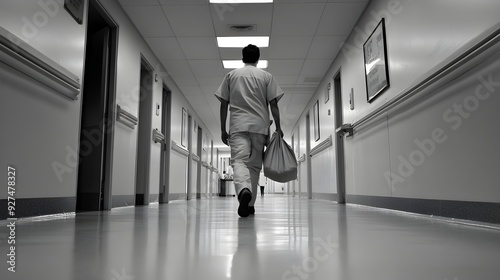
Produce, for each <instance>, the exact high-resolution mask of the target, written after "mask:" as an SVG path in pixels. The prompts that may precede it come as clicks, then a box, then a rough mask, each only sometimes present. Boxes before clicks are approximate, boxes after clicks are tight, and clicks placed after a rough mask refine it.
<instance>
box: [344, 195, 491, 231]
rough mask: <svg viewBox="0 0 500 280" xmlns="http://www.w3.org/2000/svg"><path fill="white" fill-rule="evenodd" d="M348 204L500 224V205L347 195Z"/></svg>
mask: <svg viewBox="0 0 500 280" xmlns="http://www.w3.org/2000/svg"><path fill="white" fill-rule="evenodd" d="M346 202H347V203H353V204H361V205H367V206H373V207H379V208H386V209H392V210H399V211H405V212H412V213H418V214H424V215H434V216H440V217H447V218H455V219H463V220H471V221H479V222H486V223H493V224H500V203H492V202H473V201H454V200H434V199H418V198H400V197H382V196H364V195H347V196H346Z"/></svg>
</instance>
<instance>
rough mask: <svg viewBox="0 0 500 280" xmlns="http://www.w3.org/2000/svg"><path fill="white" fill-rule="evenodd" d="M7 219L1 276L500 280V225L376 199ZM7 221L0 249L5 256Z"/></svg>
mask: <svg viewBox="0 0 500 280" xmlns="http://www.w3.org/2000/svg"><path fill="white" fill-rule="evenodd" d="M236 208H237V201H236V199H235V198H233V197H228V198H219V197H214V198H210V199H203V200H192V201H188V202H186V201H177V202H171V203H170V204H164V205H158V204H153V205H151V206H148V207H126V208H118V209H114V210H112V211H108V212H102V213H98V212H90V213H83V214H77V215H67V216H58V217H40V218H33V219H25V220H19V221H18V222H17V223H16V236H15V237H16V246H17V247H16V272H15V273H12V272H9V271H8V270H7V267H8V264H6V262H5V261H3V262H2V263H3V265H2V270H1V271H0V279H2V280H3V279H26V280H28V279H44V280H45V279H50V280H59V279H60V280H69V279H82V280H83V279H85V280H89V279H103V280H132V279H136V280H140V279H145V280H154V279H168V280H183V279H193V280H194V279H203V280H205V279H206V280H211V279H217V280H221V279H238V280H245V279H252V280H264V279H265V280H269V279H276V280H282V279H290V280H292V279H293V280H306V279H339V280H348V279H356V280H378V279H380V280H466V279H471V280H472V279H474V280H479V279H492V280H498V279H500V230H499V229H495V228H488V227H476V226H470V225H463V224H457V223H450V222H447V221H443V220H437V219H433V218H429V217H422V216H416V215H407V214H404V213H399V212H391V211H384V210H379V209H375V208H369V207H362V206H355V205H344V206H342V205H337V204H335V203H332V202H327V201H320V200H308V199H304V198H297V197H290V196H283V195H274V196H270V195H266V196H265V197H264V199H260V197H259V198H258V199H257V203H256V214H255V216H253V217H249V218H239V217H238V216H237V214H236ZM6 224H7V222H6V221H2V222H0V225H2V228H3V229H2V231H1V233H2V237H1V243H0V245H1V246H0V247H1V253H2V255H3V256H4V260H6V259H7V256H6V254H8V252H7V251H8V247H7V246H8V245H7V242H6V240H7V239H6V237H7V236H8V232H7V230H6Z"/></svg>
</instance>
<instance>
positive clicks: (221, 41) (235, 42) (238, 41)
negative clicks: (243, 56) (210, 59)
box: [217, 36, 269, 48]
mask: <svg viewBox="0 0 500 280" xmlns="http://www.w3.org/2000/svg"><path fill="white" fill-rule="evenodd" d="M217 44H218V45H219V48H243V47H246V46H248V45H249V44H252V45H256V46H257V47H259V48H266V47H269V36H250V37H243V36H233V37H217Z"/></svg>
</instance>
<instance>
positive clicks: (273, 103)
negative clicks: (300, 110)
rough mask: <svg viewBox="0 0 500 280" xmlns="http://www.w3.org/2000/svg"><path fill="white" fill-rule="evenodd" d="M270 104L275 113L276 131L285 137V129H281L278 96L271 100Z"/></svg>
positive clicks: (272, 111) (272, 112)
mask: <svg viewBox="0 0 500 280" xmlns="http://www.w3.org/2000/svg"><path fill="white" fill-rule="evenodd" d="M269 105H270V106H271V114H273V119H274V125H276V132H278V134H279V135H281V137H283V131H282V130H281V122H280V109H279V108H278V100H277V98H275V99H273V100H271V101H269Z"/></svg>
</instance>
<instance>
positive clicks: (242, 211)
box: [238, 191, 252, 218]
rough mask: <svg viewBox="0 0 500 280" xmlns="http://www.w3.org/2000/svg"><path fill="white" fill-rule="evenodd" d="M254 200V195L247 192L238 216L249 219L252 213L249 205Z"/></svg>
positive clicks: (242, 198)
mask: <svg viewBox="0 0 500 280" xmlns="http://www.w3.org/2000/svg"><path fill="white" fill-rule="evenodd" d="M250 200H252V194H251V193H250V192H248V191H246V192H245V193H244V194H243V195H242V196H241V199H240V206H238V215H240V217H243V218H244V217H248V216H249V215H250V211H249V209H248V203H250Z"/></svg>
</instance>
